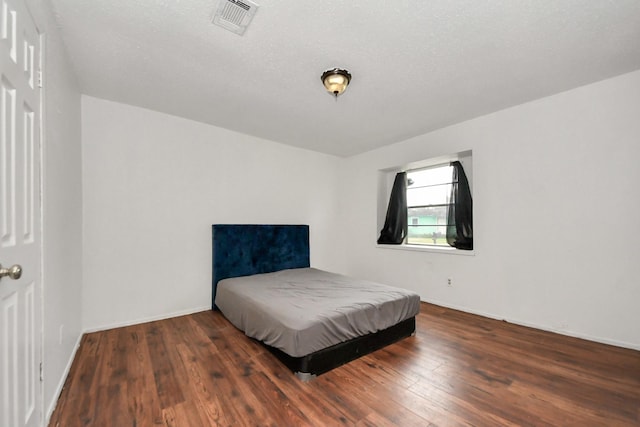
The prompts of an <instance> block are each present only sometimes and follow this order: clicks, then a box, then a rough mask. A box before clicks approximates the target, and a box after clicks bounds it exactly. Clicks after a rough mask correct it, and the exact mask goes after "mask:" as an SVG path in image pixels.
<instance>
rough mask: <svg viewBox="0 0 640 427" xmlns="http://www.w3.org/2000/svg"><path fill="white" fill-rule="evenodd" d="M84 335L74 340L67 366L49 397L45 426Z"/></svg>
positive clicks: (47, 423)
mask: <svg viewBox="0 0 640 427" xmlns="http://www.w3.org/2000/svg"><path fill="white" fill-rule="evenodd" d="M83 335H84V334H80V335H79V336H78V339H77V340H76V343H75V345H74V346H73V351H72V352H71V355H70V356H69V360H68V361H67V366H65V368H64V371H63V372H62V375H60V381H59V382H58V386H57V387H56V391H55V392H54V393H53V396H52V397H51V402H49V405H48V406H47V413H46V414H45V420H46V422H45V425H49V422H50V421H51V415H53V411H54V410H55V409H56V406H57V404H58V399H59V398H60V393H62V388H63V387H64V383H65V381H67V377H68V376H69V371H70V370H71V365H72V364H73V361H74V359H75V358H76V352H77V351H78V349H79V348H80V341H82V336H83Z"/></svg>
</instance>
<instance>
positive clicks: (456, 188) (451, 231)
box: [447, 161, 473, 250]
mask: <svg viewBox="0 0 640 427" xmlns="http://www.w3.org/2000/svg"><path fill="white" fill-rule="evenodd" d="M451 166H452V167H453V179H452V181H453V184H452V185H451V195H450V200H449V203H450V205H449V212H448V215H447V243H449V245H450V246H453V247H454V248H456V249H463V250H472V249H473V200H472V198H471V190H470V189H469V181H468V180H467V175H466V174H465V173H464V169H463V167H462V163H460V162H458V161H455V162H451Z"/></svg>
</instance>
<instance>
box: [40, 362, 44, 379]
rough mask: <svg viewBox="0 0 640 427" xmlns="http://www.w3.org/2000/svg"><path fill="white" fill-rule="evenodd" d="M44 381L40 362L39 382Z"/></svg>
mask: <svg viewBox="0 0 640 427" xmlns="http://www.w3.org/2000/svg"><path fill="white" fill-rule="evenodd" d="M42 381H44V378H43V376H42V362H40V382H42Z"/></svg>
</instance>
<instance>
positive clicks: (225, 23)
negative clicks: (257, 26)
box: [213, 0, 258, 35]
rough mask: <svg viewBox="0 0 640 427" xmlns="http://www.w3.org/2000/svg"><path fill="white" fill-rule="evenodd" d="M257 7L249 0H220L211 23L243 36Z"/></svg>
mask: <svg viewBox="0 0 640 427" xmlns="http://www.w3.org/2000/svg"><path fill="white" fill-rule="evenodd" d="M257 10H258V5H257V4H255V3H253V2H250V1H249V0H220V4H218V10H216V14H215V15H214V16H213V23H214V24H216V25H219V26H221V27H222V28H226V29H227V30H229V31H231V32H234V33H236V34H240V35H242V34H244V30H246V29H247V26H249V23H250V22H251V19H253V15H255V14H256V11H257Z"/></svg>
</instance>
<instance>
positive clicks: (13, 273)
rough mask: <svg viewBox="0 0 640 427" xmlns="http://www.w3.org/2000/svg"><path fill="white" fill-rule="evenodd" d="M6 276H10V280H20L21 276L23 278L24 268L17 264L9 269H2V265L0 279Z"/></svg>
mask: <svg viewBox="0 0 640 427" xmlns="http://www.w3.org/2000/svg"><path fill="white" fill-rule="evenodd" d="M4 276H9V278H10V279H13V280H18V279H19V278H20V276H22V267H20V266H19V265H18V264H16V265H14V266H12V267H9V268H2V265H0V279H1V278H3V277H4Z"/></svg>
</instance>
